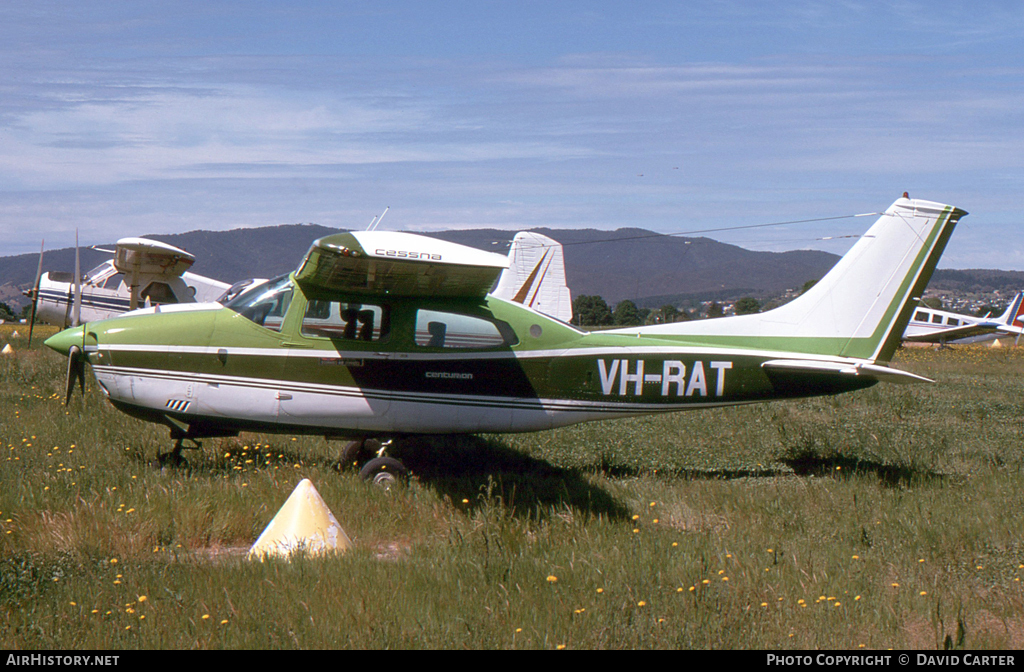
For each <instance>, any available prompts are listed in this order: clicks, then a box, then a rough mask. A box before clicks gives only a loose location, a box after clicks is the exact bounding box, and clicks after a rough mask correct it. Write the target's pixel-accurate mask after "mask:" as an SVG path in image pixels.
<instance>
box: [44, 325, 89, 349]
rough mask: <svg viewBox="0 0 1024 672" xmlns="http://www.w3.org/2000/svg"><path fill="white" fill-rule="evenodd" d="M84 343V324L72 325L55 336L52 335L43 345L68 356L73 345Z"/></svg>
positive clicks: (79, 345) (80, 345)
mask: <svg viewBox="0 0 1024 672" xmlns="http://www.w3.org/2000/svg"><path fill="white" fill-rule="evenodd" d="M84 344H85V325H84V324H83V325H81V326H78V327H71V328H70V329H65V330H64V331H61V332H59V333H56V334H54V335H53V336H50V337H49V338H48V339H46V340H45V341H43V345H45V346H46V347H48V348H50V349H51V350H54V351H56V352H59V353H60V354H62V355H65V356H67V354H68V352H69V351H70V350H71V346H72V345H77V346H78V347H82V346H83V345H84Z"/></svg>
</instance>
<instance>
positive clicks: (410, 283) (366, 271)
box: [295, 231, 508, 298]
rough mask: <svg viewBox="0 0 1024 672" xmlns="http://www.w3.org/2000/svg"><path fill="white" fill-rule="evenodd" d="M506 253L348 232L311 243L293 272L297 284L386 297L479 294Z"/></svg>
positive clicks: (389, 234) (497, 271)
mask: <svg viewBox="0 0 1024 672" xmlns="http://www.w3.org/2000/svg"><path fill="white" fill-rule="evenodd" d="M507 267H508V258H506V257H504V256H502V255H500V254H494V253H493V252H483V251H481V250H477V249H474V248H472V247H466V246H465V245H457V244H455V243H449V242H447V241H444V240H437V239H435V238H428V237H426V236H419V235H416V234H413V233H400V232H395V231H353V232H349V233H337V234H334V235H330V236H325V237H323V238H320V239H318V240H316V241H314V242H313V246H312V247H310V248H309V252H307V253H306V258H305V259H304V260H303V261H302V265H301V266H299V270H298V271H296V272H295V280H296V281H297V282H299V283H300V284H304V285H310V286H314V287H319V288H322V289H326V290H330V291H339V292H345V293H355V294H378V295H381V294H387V295H390V296H424V297H425V296H437V297H461V298H473V297H476V298H483V297H484V296H486V295H487V292H488V291H490V289H491V287H492V286H494V281H495V280H497V279H498V276H499V275H500V274H501V272H502V271H504V270H505V269H506V268H507Z"/></svg>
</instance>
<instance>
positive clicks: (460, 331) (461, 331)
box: [415, 310, 518, 348]
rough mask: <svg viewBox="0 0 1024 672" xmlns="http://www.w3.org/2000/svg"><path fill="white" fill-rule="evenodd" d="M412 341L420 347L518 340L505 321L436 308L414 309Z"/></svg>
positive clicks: (498, 344) (485, 345)
mask: <svg viewBox="0 0 1024 672" xmlns="http://www.w3.org/2000/svg"><path fill="white" fill-rule="evenodd" d="M415 340H416V345H418V346H420V347H423V348H497V347H502V346H510V345H515V344H516V343H517V342H518V339H517V338H516V335H515V333H514V332H513V331H512V328H511V327H509V326H508V325H507V324H505V323H500V324H499V323H495V322H491V321H490V320H486V319H484V318H482V317H476V316H475V315H463V314H461V313H448V312H442V311H437V310H418V311H416V338H415Z"/></svg>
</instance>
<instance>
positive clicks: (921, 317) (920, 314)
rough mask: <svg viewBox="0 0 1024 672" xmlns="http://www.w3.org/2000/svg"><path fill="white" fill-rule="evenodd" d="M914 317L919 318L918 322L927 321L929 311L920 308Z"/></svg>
mask: <svg viewBox="0 0 1024 672" xmlns="http://www.w3.org/2000/svg"><path fill="white" fill-rule="evenodd" d="M914 319H915V320H917V321H918V322H927V321H928V313H926V312H924V311H923V310H919V311H917V312H916V313H914Z"/></svg>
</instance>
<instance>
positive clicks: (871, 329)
mask: <svg viewBox="0 0 1024 672" xmlns="http://www.w3.org/2000/svg"><path fill="white" fill-rule="evenodd" d="M966 214H967V213H966V212H964V211H963V210H960V209H958V208H954V207H952V206H948V205H943V204H941V203H933V202H930V201H921V200H911V199H909V198H901V199H899V200H897V201H896V202H895V203H893V204H892V206H891V207H889V209H888V210H886V211H885V212H884V213H883V214H882V216H881V217H879V219H878V221H876V222H875V224H874V225H873V226H872V227H871V228H870V229H869V230H868V231H867V232H866V233H865V234H864V235H863V236H861V238H860V240H859V241H857V243H856V244H855V245H854V246H853V247H852V248H851V249H850V251H849V252H847V253H846V254H845V255H844V256H843V258H842V259H840V260H839V262H838V263H837V264H836V265H835V266H834V267H833V268H832V270H831V271H829V272H828V274H827V275H825V277H824V278H822V279H821V280H819V281H818V282H817V284H815V285H814V286H813V287H811V288H810V289H809V290H807V291H806V292H805V293H804V294H802V295H801V296H799V297H797V298H796V299H794V300H793V301H790V302H789V303H787V304H785V305H783V306H780V307H779V308H776V309H774V310H770V311H767V312H764V313H758V314H755V315H739V316H736V317H727V318H719V319H713V320H700V321H695V322H677V323H674V324H666V325H657V326H651V327H639V328H634V329H619V330H615V332H617V333H641V334H644V335H647V334H650V335H652V336H656V335H673V336H684V335H686V336H690V335H692V336H699V337H700V338H701V340H702V341H709V342H710V341H713V342H718V343H721V344H722V345H731V346H740V347H755V348H759V349H770V350H776V351H795V352H801V353H808V354H818V355H823V356H832V357H835V356H838V357H849V358H857V359H862V360H867V361H870V362H888V361H889V360H890V359H891V357H892V354H893V353H894V352H895V351H896V348H897V347H898V346H899V343H900V337H901V335H902V333H903V330H904V329H905V328H906V326H907V322H908V321H909V320H910V316H911V313H912V312H913V310H914V307H915V305H916V303H917V298H918V297H920V296H921V293H922V292H923V291H924V288H925V286H926V285H927V284H928V280H929V279H930V278H931V274H932V271H933V270H934V269H935V265H936V264H937V263H938V260H939V257H940V256H941V255H942V251H943V249H945V246H946V242H947V241H948V240H949V236H950V235H951V234H952V233H953V228H954V227H955V226H956V223H957V221H959V219H960V218H961V217H962V216H964V215H966ZM606 333H613V332H606Z"/></svg>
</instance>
